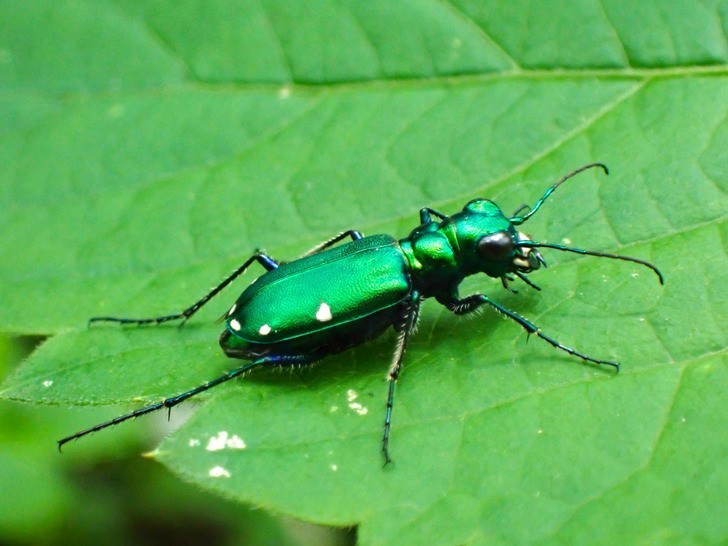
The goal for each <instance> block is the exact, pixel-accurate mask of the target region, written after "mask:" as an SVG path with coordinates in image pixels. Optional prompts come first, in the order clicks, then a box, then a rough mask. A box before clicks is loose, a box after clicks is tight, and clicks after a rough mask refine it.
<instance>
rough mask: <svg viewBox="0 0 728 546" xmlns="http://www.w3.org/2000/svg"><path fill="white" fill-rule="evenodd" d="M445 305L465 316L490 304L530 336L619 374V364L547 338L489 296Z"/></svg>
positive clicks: (524, 319)
mask: <svg viewBox="0 0 728 546" xmlns="http://www.w3.org/2000/svg"><path fill="white" fill-rule="evenodd" d="M441 303H444V305H445V306H446V307H447V308H448V309H450V311H452V312H453V313H455V314H456V315H465V314H467V313H472V312H473V311H475V310H476V309H477V308H478V307H480V306H481V305H484V304H488V305H490V306H491V307H493V308H494V309H495V310H496V311H498V312H500V313H503V314H504V315H505V316H507V317H508V318H509V319H511V320H513V321H515V322H517V323H518V324H520V325H521V327H522V328H523V329H524V330H526V332H527V333H528V334H536V335H537V336H538V337H540V338H541V339H543V340H544V341H546V342H547V343H550V344H551V345H553V346H554V347H556V348H557V349H561V350H562V351H565V352H567V353H569V354H570V355H573V356H576V357H579V358H581V359H582V360H584V361H586V362H592V363H594V364H604V365H606V366H611V367H612V368H614V369H615V370H616V371H617V372H619V363H618V362H614V361H612V360H601V359H598V358H592V357H590V356H588V355H585V354H584V353H580V352H579V351H575V350H574V349H572V348H571V347H567V346H566V345H563V344H561V343H559V342H558V341H557V340H555V339H554V338H552V337H550V336H547V335H546V334H544V333H543V332H541V330H540V329H539V328H538V327H537V326H536V325H535V324H533V323H532V322H531V321H530V320H528V319H526V318H524V317H522V316H521V315H519V314H517V313H515V312H513V311H511V310H510V309H507V308H505V307H503V306H502V305H501V304H499V303H497V302H495V301H493V300H491V299H490V298H488V297H487V296H485V295H483V294H473V295H472V296H467V297H465V298H462V299H458V298H452V299H451V300H449V301H445V302H441Z"/></svg>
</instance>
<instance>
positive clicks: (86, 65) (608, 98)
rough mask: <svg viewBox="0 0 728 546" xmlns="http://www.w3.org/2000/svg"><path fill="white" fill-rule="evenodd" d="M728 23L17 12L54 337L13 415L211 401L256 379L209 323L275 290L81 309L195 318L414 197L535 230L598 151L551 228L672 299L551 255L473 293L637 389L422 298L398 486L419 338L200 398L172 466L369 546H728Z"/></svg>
mask: <svg viewBox="0 0 728 546" xmlns="http://www.w3.org/2000/svg"><path fill="white" fill-rule="evenodd" d="M726 13H728V11H727V8H726V5H725V2H709V1H705V2H699V3H696V2H694V0H691V1H689V2H688V1H686V0H680V1H675V2H670V3H669V4H667V3H662V2H639V3H637V4H636V5H635V4H634V3H631V2H624V1H619V0H607V1H603V2H601V3H599V4H595V3H593V2H588V1H586V0H584V1H578V2H569V3H567V2H559V1H557V0H552V1H548V2H541V3H533V2H522V1H516V2H480V1H475V0H459V1H455V2H451V3H441V2H433V1H431V0H429V1H425V0H418V1H414V2H408V3H391V2H384V1H381V2H379V1H375V2H366V3H362V2H356V1H355V0H351V1H346V0H340V1H339V2H325V1H323V0H321V1H313V2H305V3H293V2H284V1H278V2H276V1H272V0H266V1H263V2H258V3H248V2H236V1H232V0H229V1H223V0H218V1H215V2H209V1H207V2H192V1H187V2H181V3H177V2H164V1H156V2H152V1H149V2H128V1H118V2H103V3H99V2H90V1H89V2H70V1H69V2H50V1H48V2H41V1H38V2H34V3H32V4H31V5H30V7H27V8H26V3H20V2H9V1H8V2H3V3H2V4H0V119H3V122H4V123H3V124H2V127H1V128H0V164H2V165H3V166H4V167H3V169H0V202H2V204H3V206H2V209H3V213H2V215H1V216H0V246H1V247H2V248H3V249H4V257H5V259H4V260H2V262H0V281H2V282H0V291H1V293H2V301H3V305H2V306H0V330H2V331H3V332H8V333H16V334H40V335H51V336H52V337H50V339H48V341H46V342H45V343H44V344H43V345H42V346H41V347H40V348H39V349H38V350H37V351H36V352H35V353H34V354H33V355H32V356H31V357H30V358H29V359H28V361H27V362H26V363H25V365H24V366H22V367H21V368H19V369H18V371H17V372H16V373H15V374H14V375H13V376H12V377H10V378H9V379H8V380H7V381H6V383H5V384H4V385H3V386H2V388H1V390H0V396H2V397H3V398H6V399H13V400H24V401H31V402H36V403H38V402H42V403H46V404H64V405H65V404H78V405H97V404H111V403H125V404H128V403H130V402H137V403H138V405H139V407H140V406H141V405H142V404H144V403H151V402H154V401H158V400H159V399H160V398H162V397H164V396H169V395H173V394H176V393H178V392H181V391H184V390H187V389H189V388H191V387H194V386H196V385H198V384H200V383H202V382H204V381H206V380H209V379H212V378H214V377H216V376H218V375H220V374H222V373H224V372H225V371H226V370H229V369H231V368H233V367H236V366H238V365H241V364H242V362H238V361H230V360H227V359H225V358H224V356H223V355H222V353H221V352H220V351H219V348H218V347H217V341H216V340H217V335H218V331H219V326H216V325H214V324H213V321H214V319H215V318H216V317H217V316H219V315H220V314H221V313H223V312H224V311H225V310H227V308H229V305H230V302H231V301H232V300H233V299H234V298H235V297H236V296H237V293H238V292H239V291H240V290H242V288H243V287H244V286H245V285H246V283H247V282H250V281H251V280H252V279H253V278H255V275H257V274H258V272H251V273H249V274H247V275H246V276H245V278H244V279H243V280H241V281H239V282H237V283H236V284H235V286H234V287H232V288H230V289H229V290H227V291H226V292H225V293H224V294H223V295H221V296H218V297H217V298H216V299H215V300H213V302H211V303H210V304H209V305H208V306H207V307H206V308H205V309H203V310H202V311H201V312H200V313H199V314H198V315H197V316H195V318H194V319H193V320H191V321H190V322H189V323H187V324H186V325H185V327H184V328H182V329H178V328H176V327H175V326H174V325H165V326H160V327H157V328H117V327H114V326H113V325H112V326H101V325H99V326H94V327H91V328H89V327H87V326H86V321H87V319H88V318H89V317H91V316H95V315H121V316H139V317H145V316H155V315H160V314H166V313H169V312H175V311H179V310H181V309H182V308H184V307H185V306H187V305H189V304H191V303H192V302H193V301H195V300H196V299H197V298H199V297H201V296H202V295H203V294H204V293H205V291H206V290H207V287H208V286H210V285H211V284H214V283H215V282H216V281H219V280H220V279H222V278H223V277H224V276H225V275H226V274H227V273H228V272H229V271H230V270H232V269H233V268H234V267H236V266H237V265H239V264H240V263H242V261H243V260H244V259H246V258H247V257H248V256H249V255H250V254H251V253H252V252H253V251H254V250H255V249H256V248H259V247H263V246H264V247H265V248H266V249H267V251H269V252H270V253H271V254H272V255H273V256H275V257H277V258H280V259H291V258H292V257H295V256H297V255H299V254H300V253H301V252H302V251H305V250H306V249H307V248H310V247H311V246H312V245H313V244H315V243H316V242H318V241H320V240H323V239H326V238H328V237H329V236H331V235H332V234H335V233H338V232H339V231H342V230H344V229H349V228H357V229H361V230H362V231H364V233H365V234H373V233H379V232H388V233H393V234H396V235H397V236H401V237H404V236H406V234H407V233H408V232H409V231H410V230H411V229H412V228H413V227H414V226H415V225H416V223H417V211H418V210H419V208H420V207H423V206H430V207H433V208H435V209H437V210H440V211H442V212H444V213H453V212H455V211H457V210H459V209H460V208H461V207H462V206H463V204H464V203H465V202H467V201H468V200H469V199H471V198H473V197H475V196H483V197H488V198H493V199H495V200H496V201H497V202H498V203H499V204H500V205H501V206H502V207H503V208H504V210H505V211H507V212H510V211H512V210H515V209H516V208H517V207H518V206H520V205H521V204H522V203H529V204H531V205H532V204H533V203H534V202H535V200H536V199H537V198H538V197H539V196H540V195H541V194H542V193H543V191H544V190H545V189H546V188H547V187H548V186H549V185H550V184H552V183H553V181H554V180H556V179H557V178H558V177H559V176H561V175H562V174H564V173H565V172H567V171H569V170H571V169H573V168H575V167H577V166H579V165H582V164H584V163H587V162H590V161H596V160H598V161H603V162H605V163H606V164H608V165H609V167H610V169H611V172H612V174H611V175H610V176H609V178H606V177H605V176H604V175H602V174H600V173H595V172H591V173H587V174H583V175H580V177H579V178H578V179H575V180H572V181H569V182H568V183H567V184H565V185H564V186H563V187H560V188H559V190H558V191H557V192H556V193H555V194H554V196H553V197H552V198H551V199H550V200H549V201H548V202H547V204H546V205H545V206H544V207H543V209H542V210H541V211H539V213H538V214H537V215H536V216H534V218H533V219H531V220H529V222H528V226H527V228H528V229H527V231H528V232H529V233H531V234H533V236H534V237H535V238H537V239H539V240H543V241H550V242H555V243H560V242H564V241H567V240H568V241H571V243H570V244H573V245H574V246H577V247H582V248H590V249H595V250H601V251H606V252H615V253H619V254H625V255H630V256H635V257H638V258H642V259H647V260H650V261H651V262H654V263H655V264H657V265H658V266H659V267H660V268H661V269H662V271H663V272H664V274H665V276H666V280H667V284H666V286H665V287H660V286H659V285H658V283H657V282H655V278H654V276H653V275H652V273H651V272H649V271H648V270H647V269H644V268H641V267H639V266H636V265H633V264H625V263H621V262H613V261H606V260H599V259H597V258H577V257H573V256H569V255H564V254H560V253H557V252H546V251H544V254H545V256H546V258H547V260H548V261H549V264H550V267H549V268H548V269H547V270H541V271H539V272H538V273H536V274H534V275H533V276H532V279H533V280H534V281H535V282H536V283H537V284H539V285H540V286H541V287H542V288H543V291H542V292H535V291H533V290H531V289H529V288H528V287H525V286H518V289H519V293H518V294H509V293H507V292H505V291H503V289H502V288H501V287H500V283H499V282H497V281H494V280H492V279H485V278H477V279H468V280H467V281H466V283H465V284H464V287H463V292H464V293H469V292H470V291H475V290H482V291H485V292H487V293H488V294H489V295H491V296H492V297H494V298H495V299H497V301H499V302H501V303H502V304H504V305H506V306H507V307H509V308H511V309H513V310H515V311H517V312H518V313H519V314H523V315H524V316H527V317H528V318H530V319H531V320H533V321H534V322H535V323H536V324H537V325H539V326H540V327H541V328H542V329H543V331H544V332H546V333H548V334H550V335H552V336H554V337H556V338H557V339H559V340H560V341H562V342H563V343H565V344H566V345H568V346H573V347H576V348H578V349H579V350H581V351H584V352H586V353H587V354H590V355H592V356H595V357H602V358H609V359H616V360H619V361H620V362H621V363H622V365H623V368H622V370H623V371H622V373H621V374H620V375H619V376H612V375H611V374H609V373H608V372H605V371H603V370H599V369H595V368H590V367H585V366H583V365H581V363H580V362H579V361H578V360H576V359H574V358H572V357H569V356H568V355H566V354H564V353H561V352H559V351H556V350H555V349H553V348H552V347H550V346H548V345H547V344H545V343H543V342H541V341H540V340H538V339H533V340H531V341H530V342H529V343H528V344H526V343H525V335H524V333H523V332H522V330H521V329H519V328H518V326H517V325H515V324H513V323H512V322H509V321H505V320H501V319H500V318H499V317H498V316H494V314H493V313H487V312H486V313H483V314H482V315H479V316H478V317H475V318H462V319H459V318H457V317H454V316H452V315H450V314H449V313H447V312H445V311H444V310H443V309H442V308H440V307H439V306H438V305H437V303H436V302H429V301H428V302H426V304H425V308H424V311H423V314H422V318H421V322H420V328H419V333H418V335H417V336H416V337H415V338H414V340H413V342H412V343H411V345H410V347H409V349H408V352H407V356H406V360H405V370H404V373H403V375H402V376H401V379H400V381H399V384H398V388H397V393H396V401H395V402H396V403H395V408H394V414H393V428H392V438H391V445H390V447H391V452H392V455H393V457H394V459H395V464H394V465H393V466H391V467H388V468H386V469H382V468H381V466H382V460H381V456H380V453H379V447H380V441H381V425H382V420H383V417H384V402H385V398H386V383H385V381H384V375H385V372H386V369H387V366H388V365H389V359H390V357H391V351H392V345H393V342H394V339H393V336H391V335H387V336H384V337H383V338H381V339H379V340H377V341H375V342H373V343H371V344H368V345H366V346H363V347H359V348H357V349H355V350H353V351H350V352H347V353H344V354H341V355H337V356H336V357H332V358H329V359H326V361H325V362H323V363H322V364H320V365H319V366H317V367H315V368H313V369H311V370H302V371H300V372H296V373H294V374H291V375H289V374H277V373H271V372H267V371H263V372H260V373H255V374H251V375H250V376H247V377H246V378H245V379H244V380H240V381H236V382H235V383H234V384H229V385H226V386H224V387H219V388H217V389H215V390H213V391H211V392H209V393H207V395H205V396H200V399H201V400H202V399H204V402H205V403H204V404H202V405H201V406H200V407H199V408H198V409H197V411H196V412H195V413H194V415H193V416H192V418H191V419H190V420H189V421H187V422H186V423H185V424H184V425H183V426H182V427H181V428H180V429H178V430H177V431H176V432H174V433H173V434H172V435H170V436H169V437H168V438H166V439H165V440H164V441H163V442H162V444H161V445H160V446H159V447H158V448H157V450H155V452H154V456H155V457H156V458H157V459H158V460H159V461H161V462H162V463H163V464H165V465H166V466H168V467H169V468H170V469H172V470H173V471H174V472H175V473H177V474H179V475H180V476H181V477H183V478H184V479H186V480H189V481H192V482H194V483H197V484H199V485H201V486H202V487H204V488H207V489H211V490H214V491H218V492H220V493H221V494H222V495H224V496H226V497H229V498H233V499H237V500H241V501H245V502H248V503H251V504H253V505H255V506H261V507H265V508H269V509H271V510H274V511H277V512H283V513H286V514H290V515H293V516H296V517H299V518H302V519H305V520H309V521H315V522H320V523H326V524H333V525H354V524H358V525H360V529H359V538H360V539H361V541H362V543H365V544H367V543H374V544H388V543H392V544H395V543H396V544H403V543H407V544H409V543H422V542H427V543H433V542H436V543H443V544H461V543H472V542H479V543H485V542H487V543H504V544H507V543H528V542H530V543H585V542H589V543H599V544H614V543H625V542H626V543H640V542H641V543H646V542H654V541H658V542H679V543H692V542H701V543H702V542H705V543H719V542H724V541H726V540H728V523H727V522H728V517H726V515H727V514H726V509H725V505H726V503H725V491H726V490H728V470H727V469H726V466H725V464H724V461H725V459H726V457H727V456H728V442H727V441H726V436H725V434H723V433H722V431H724V430H726V425H728V418H727V417H726V416H727V415H728V411H727V410H728V408H726V403H725V401H724V400H725V396H723V394H724V392H725V388H726V386H728V366H727V365H726V364H728V359H727V356H726V346H728V336H727V335H726V331H728V324H727V322H728V320H727V318H728V298H726V295H725V286H726V282H727V281H728V275H727V274H726V273H725V271H726V268H727V267H728V258H727V257H726V240H728V227H727V225H728V224H727V223H726V210H728V198H727V197H726V194H727V193H728V182H727V181H728V168H727V167H728V152H727V150H728V121H727V119H728V83H727V76H728V70H727V69H726V61H727V59H728V49H727V48H726V29H727V25H726V23H725V21H726V20H728V18H726ZM61 46H62V47H61ZM134 407H138V406H137V405H135V406H134ZM111 417H113V415H109V418H111ZM93 424H94V423H89V425H93ZM122 426H125V427H133V426H141V424H140V423H138V422H137V423H134V424H126V425H122ZM72 432H73V431H72V430H69V431H68V433H72ZM113 434H114V432H113V431H105V432H102V433H100V434H99V435H98V436H102V435H106V436H108V435H113ZM94 441H95V440H94V439H90V438H89V439H84V440H83V441H80V442H78V444H74V445H71V446H68V447H69V449H68V451H69V452H76V451H78V450H83V449H84V444H85V443H86V442H89V443H92V442H94ZM220 446H225V447H224V448H223V449H217V448H218V447H220ZM243 446H244V447H243Z"/></svg>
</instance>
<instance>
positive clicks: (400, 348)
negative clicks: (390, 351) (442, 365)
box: [382, 293, 420, 466]
mask: <svg viewBox="0 0 728 546" xmlns="http://www.w3.org/2000/svg"><path fill="white" fill-rule="evenodd" d="M419 312H420V295H419V294H417V293H414V294H413V295H412V296H411V298H410V300H409V302H408V304H407V307H406V309H405V311H404V312H403V314H402V322H401V323H400V324H399V325H398V327H397V328H398V331H399V334H398V336H397V346H396V347H395V349H394V357H393V358H392V365H391V366H390V367H389V372H388V373H387V381H389V393H388V395H387V411H386V413H385V414H384V435H383V436H382V454H383V455H384V465H385V466H386V465H388V464H389V463H391V462H392V459H391V457H390V456H389V449H388V448H389V429H390V427H391V424H392V407H393V406H394V385H395V384H396V382H397V378H398V377H399V374H400V372H401V371H402V359H403V358H404V352H405V349H406V348H407V342H408V341H409V338H410V336H411V335H412V332H414V329H415V327H416V326H417V317H418V316H419Z"/></svg>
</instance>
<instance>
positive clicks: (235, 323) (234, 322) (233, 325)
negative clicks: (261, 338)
mask: <svg viewBox="0 0 728 546" xmlns="http://www.w3.org/2000/svg"><path fill="white" fill-rule="evenodd" d="M230 328H232V329H233V330H235V331H236V332H239V331H240V323H239V322H238V321H237V320H236V319H233V320H231V321H230Z"/></svg>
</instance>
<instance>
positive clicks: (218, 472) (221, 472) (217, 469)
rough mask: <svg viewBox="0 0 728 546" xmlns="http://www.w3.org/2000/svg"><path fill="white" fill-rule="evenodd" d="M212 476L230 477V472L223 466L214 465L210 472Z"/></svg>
mask: <svg viewBox="0 0 728 546" xmlns="http://www.w3.org/2000/svg"><path fill="white" fill-rule="evenodd" d="M208 474H209V475H210V477H211V478H229V477H230V472H228V471H227V470H226V469H225V468H223V467H221V466H213V467H212V468H211V469H210V472H209V473H208Z"/></svg>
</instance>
